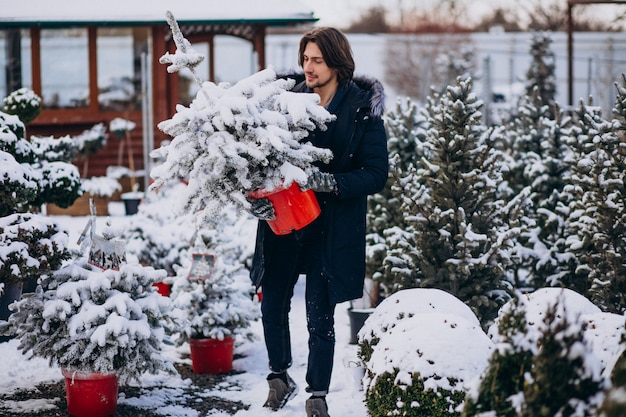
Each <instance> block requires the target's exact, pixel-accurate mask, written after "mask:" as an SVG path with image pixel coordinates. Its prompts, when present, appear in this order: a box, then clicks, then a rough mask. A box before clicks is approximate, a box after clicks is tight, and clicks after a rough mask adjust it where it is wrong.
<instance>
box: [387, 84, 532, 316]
mask: <svg viewBox="0 0 626 417" xmlns="http://www.w3.org/2000/svg"><path fill="white" fill-rule="evenodd" d="M471 86H472V82H471V79H467V80H463V79H458V80H457V85H455V86H450V87H448V90H447V93H446V94H445V95H443V96H441V97H438V96H434V97H431V98H430V100H429V106H428V112H429V115H428V116H429V117H428V123H429V129H428V134H427V137H426V142H425V144H424V146H425V152H424V154H425V156H424V157H423V159H422V165H423V168H420V169H417V170H413V171H411V172H409V174H408V175H407V176H406V177H404V178H402V179H401V180H400V181H399V182H398V184H397V187H398V189H399V190H401V195H402V198H403V200H404V203H405V206H404V213H405V220H406V223H407V224H408V225H409V227H408V228H406V229H405V230H401V229H399V228H398V229H396V230H394V231H390V232H389V233H388V235H387V241H388V245H389V247H390V250H389V253H388V255H387V257H386V259H385V263H386V267H387V268H388V270H389V273H391V274H393V275H395V276H396V277H397V278H398V280H399V282H401V286H402V287H406V286H412V287H434V288H440V289H444V290H446V291H449V292H450V293H451V294H453V295H455V296H456V297H458V298H459V299H461V300H463V301H464V302H465V303H467V304H468V305H469V306H470V307H471V308H472V309H473V310H474V312H475V313H476V315H477V316H478V317H479V318H480V320H481V322H482V323H483V324H486V323H488V322H489V321H490V320H492V319H493V318H494V317H495V316H496V313H497V311H498V308H499V307H500V306H501V305H502V304H504V303H505V302H506V301H507V300H508V299H509V292H510V290H511V289H512V284H511V282H510V278H509V277H508V276H507V275H506V271H505V268H507V266H509V265H510V264H511V262H512V259H511V257H510V255H511V251H512V248H513V247H514V246H516V245H517V244H518V243H517V238H518V236H519V234H520V233H521V232H522V231H523V229H524V227H525V223H524V220H525V218H524V207H525V205H526V204H527V199H528V197H527V192H528V190H527V189H525V190H524V192H522V193H519V194H516V195H514V194H513V193H512V190H510V189H509V188H508V185H507V183H506V182H504V181H503V178H502V172H503V171H505V170H506V166H505V164H504V163H503V162H504V157H503V155H502V152H501V151H500V150H498V147H501V145H499V144H498V142H500V141H502V131H501V130H500V129H495V128H486V127H485V126H484V125H482V124H481V113H480V108H481V106H482V102H481V101H480V100H478V98H477V97H476V95H475V94H474V93H473V92H472V89H471ZM398 289H402V288H398Z"/></svg>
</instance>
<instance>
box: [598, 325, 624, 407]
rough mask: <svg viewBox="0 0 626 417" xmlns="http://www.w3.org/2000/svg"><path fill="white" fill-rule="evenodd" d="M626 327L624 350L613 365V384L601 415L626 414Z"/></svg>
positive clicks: (607, 394)
mask: <svg viewBox="0 0 626 417" xmlns="http://www.w3.org/2000/svg"><path fill="white" fill-rule="evenodd" d="M625 342H626V329H624V328H623V329H622V338H621V344H620V346H621V348H622V352H621V354H620V355H619V357H618V358H617V359H616V361H615V364H614V365H613V366H612V367H611V373H610V380H611V386H610V387H609V389H608V390H607V391H606V396H605V398H604V401H603V402H602V406H601V407H600V410H599V413H598V416H599V417H613V416H621V415H626V350H624V348H625V347H626V343H625Z"/></svg>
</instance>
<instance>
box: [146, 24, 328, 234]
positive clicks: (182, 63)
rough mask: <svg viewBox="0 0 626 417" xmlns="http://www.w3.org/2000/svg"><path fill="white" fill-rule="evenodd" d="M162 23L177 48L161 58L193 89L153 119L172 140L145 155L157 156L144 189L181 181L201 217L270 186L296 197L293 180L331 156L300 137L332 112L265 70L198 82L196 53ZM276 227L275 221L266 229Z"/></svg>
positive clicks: (269, 191)
mask: <svg viewBox="0 0 626 417" xmlns="http://www.w3.org/2000/svg"><path fill="white" fill-rule="evenodd" d="M168 20H169V23H170V26H171V28H172V33H173V36H174V40H175V42H176V46H177V51H176V53H175V54H173V55H171V54H169V53H167V54H165V55H164V56H163V57H161V62H162V63H167V64H170V66H169V67H168V71H169V72H175V71H178V70H179V69H182V68H189V69H190V70H191V71H192V73H193V74H194V76H195V78H196V81H197V82H198V84H199V85H200V87H201V88H200V90H199V92H198V94H197V96H196V98H195V99H194V100H193V101H192V103H191V104H190V105H189V107H184V106H182V105H179V106H178V108H177V112H176V114H175V115H174V116H173V117H172V118H171V119H169V120H166V121H163V122H161V123H160V124H159V128H160V129H161V130H163V131H164V132H165V133H167V134H169V135H170V136H172V137H173V140H172V141H171V143H169V144H168V145H166V146H162V147H160V148H159V149H156V150H155V151H153V153H152V156H153V157H154V158H157V159H162V160H163V161H164V162H163V163H162V164H161V165H159V166H157V167H155V168H154V169H153V170H152V172H151V176H152V178H153V179H154V183H153V185H152V187H153V188H158V187H160V186H162V185H163V184H164V183H166V182H168V181H179V180H180V179H181V178H184V179H185V180H187V181H188V189H187V196H186V205H185V208H186V210H187V211H189V212H199V213H200V214H201V215H202V216H204V217H211V216H213V215H214V214H215V213H216V212H219V211H220V210H221V209H222V208H223V207H224V206H226V205H229V204H234V205H235V206H237V207H239V208H243V209H249V208H250V203H249V200H248V199H249V198H250V197H251V196H252V197H267V198H268V199H270V201H271V200H272V199H273V198H275V197H276V195H275V194H274V191H277V190H281V191H282V190H284V189H287V190H291V191H292V192H293V191H295V192H294V195H295V196H297V197H299V196H302V194H301V193H299V192H298V191H299V190H295V189H296V188H297V184H296V183H305V182H306V179H307V176H308V174H310V173H311V172H313V171H314V170H316V169H317V168H315V167H314V166H313V162H315V161H318V160H323V161H326V162H328V161H329V160H330V158H331V157H332V154H331V152H330V151H329V150H327V149H320V148H317V147H315V146H313V145H312V144H311V143H310V142H307V141H306V139H307V137H308V135H309V133H310V132H311V131H313V130H314V129H315V128H317V127H319V128H325V126H326V125H325V123H326V122H328V121H330V120H332V117H333V116H332V115H331V114H330V113H328V111H326V109H324V108H323V107H322V106H319V105H318V104H319V97H318V96H317V95H314V94H297V93H293V92H291V91H289V90H290V88H291V87H292V86H293V81H292V80H285V79H281V78H277V75H276V73H275V72H274V70H273V69H271V68H268V69H265V70H263V71H260V72H258V73H255V74H253V75H251V76H250V77H248V78H245V79H243V80H241V81H239V82H238V83H236V84H234V85H232V86H231V85H230V84H227V83H222V84H214V83H212V82H202V81H200V80H199V78H198V77H197V76H196V75H195V70H194V67H195V66H196V65H197V64H198V63H199V62H200V61H201V60H202V59H203V56H202V55H200V54H198V53H196V52H195V51H193V49H192V48H191V45H190V44H189V42H188V41H187V39H185V38H184V37H183V35H182V34H181V32H180V29H179V28H178V25H177V24H176V21H175V20H174V18H173V16H171V14H168ZM286 194H289V195H291V194H290V193H289V192H286ZM284 195H285V194H280V196H284ZM303 197H304V199H305V201H306V199H307V198H308V199H311V198H312V199H314V198H315V197H314V195H313V193H312V192H310V191H309V192H307V193H305V194H304V196H303ZM310 203H311V204H312V206H313V207H312V208H311V212H310V213H308V212H306V213H305V214H304V216H303V217H304V218H305V220H304V221H303V222H302V223H300V222H296V223H297V224H296V225H295V228H299V227H303V226H304V225H305V224H307V223H306V222H307V221H308V222H310V221H312V220H313V219H314V218H315V216H317V214H319V207H317V210H316V208H315V207H314V206H315V205H316V204H317V202H316V201H312V202H310ZM294 206H297V205H294ZM305 207H306V205H305ZM274 208H275V210H276V217H277V219H276V221H280V219H281V210H282V209H283V208H284V207H283V206H280V205H276V204H275V207H274ZM285 208H286V207H285ZM287 210H288V208H287ZM273 225H274V223H271V222H270V226H273ZM281 229H282V225H281V227H279V228H277V229H274V230H275V232H277V231H281ZM286 229H287V232H290V231H292V230H290V229H289V227H286ZM283 233H284V232H283ZM281 234H282V233H281Z"/></svg>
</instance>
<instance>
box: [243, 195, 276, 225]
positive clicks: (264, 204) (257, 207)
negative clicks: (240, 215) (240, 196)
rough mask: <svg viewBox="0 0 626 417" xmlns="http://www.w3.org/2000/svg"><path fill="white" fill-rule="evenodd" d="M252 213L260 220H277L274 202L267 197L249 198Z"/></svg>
mask: <svg viewBox="0 0 626 417" xmlns="http://www.w3.org/2000/svg"><path fill="white" fill-rule="evenodd" d="M248 202H249V203H250V210H248V211H249V212H250V214H252V215H253V216H254V217H256V218H257V219H259V220H276V212H275V211H274V206H272V202H271V201H270V200H268V199H267V198H248Z"/></svg>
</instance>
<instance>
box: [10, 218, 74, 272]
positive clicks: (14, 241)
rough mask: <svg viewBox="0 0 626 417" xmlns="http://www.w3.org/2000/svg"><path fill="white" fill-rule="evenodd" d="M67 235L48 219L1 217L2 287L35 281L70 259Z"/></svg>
mask: <svg viewBox="0 0 626 417" xmlns="http://www.w3.org/2000/svg"><path fill="white" fill-rule="evenodd" d="M68 240H69V238H68V234H67V232H66V231H64V230H61V229H60V228H59V226H58V224H57V223H56V222H54V221H53V220H52V219H51V218H49V217H44V216H39V215H36V214H31V213H15V214H11V215H8V216H4V217H0V253H2V256H0V283H4V284H7V283H14V282H18V281H20V280H27V279H36V278H38V277H39V276H41V275H44V274H48V273H50V271H53V270H55V269H58V268H59V267H60V266H61V264H62V263H63V261H64V260H66V259H68V258H69V252H68V251H67V245H68Z"/></svg>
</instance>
